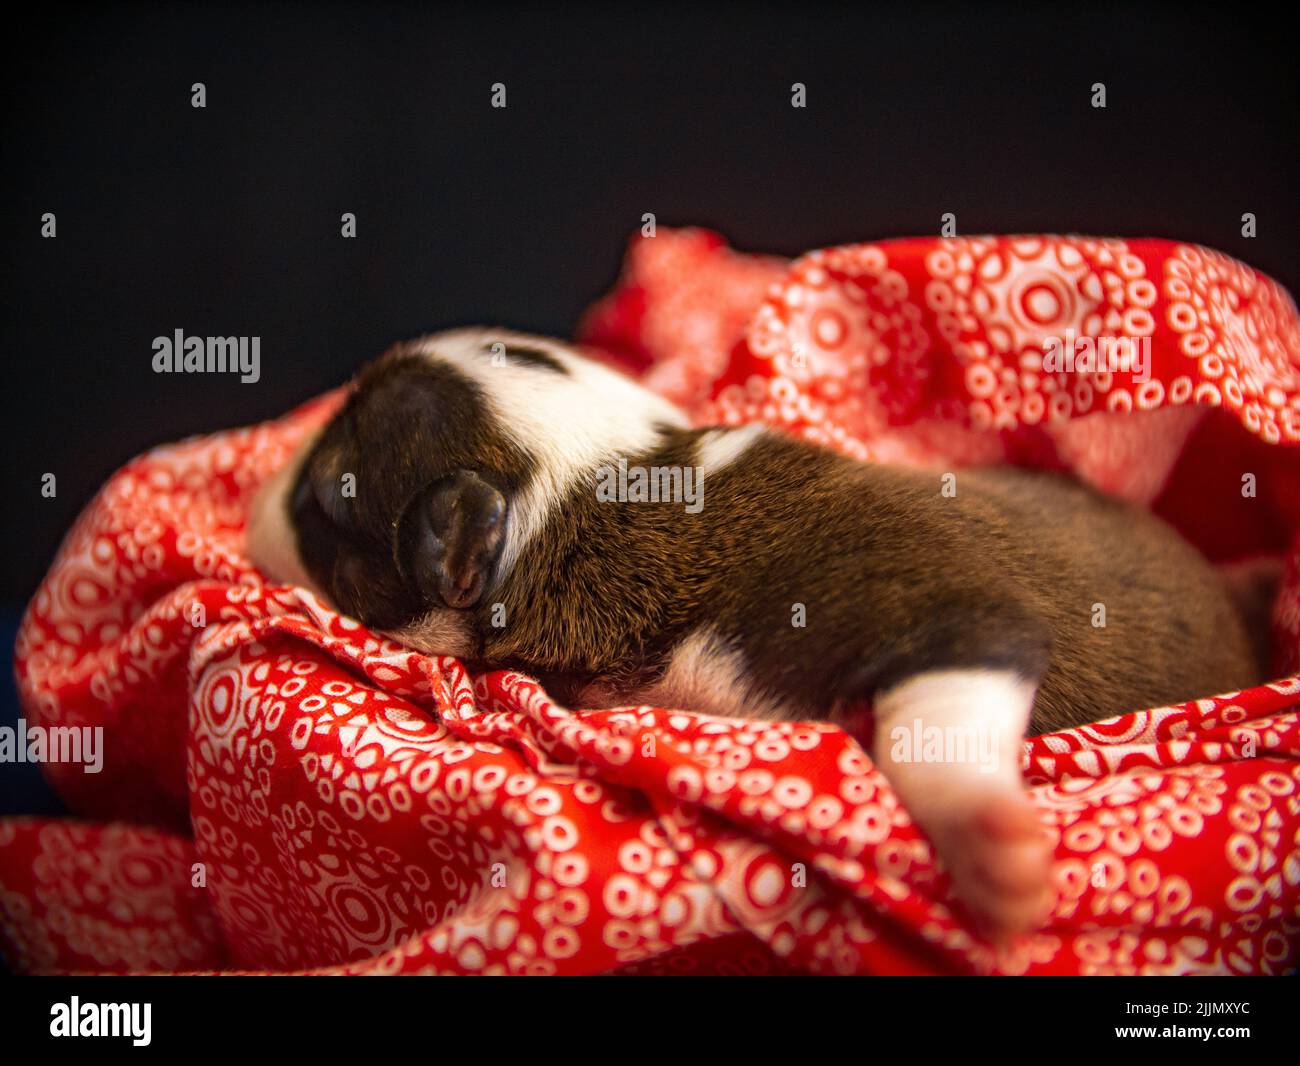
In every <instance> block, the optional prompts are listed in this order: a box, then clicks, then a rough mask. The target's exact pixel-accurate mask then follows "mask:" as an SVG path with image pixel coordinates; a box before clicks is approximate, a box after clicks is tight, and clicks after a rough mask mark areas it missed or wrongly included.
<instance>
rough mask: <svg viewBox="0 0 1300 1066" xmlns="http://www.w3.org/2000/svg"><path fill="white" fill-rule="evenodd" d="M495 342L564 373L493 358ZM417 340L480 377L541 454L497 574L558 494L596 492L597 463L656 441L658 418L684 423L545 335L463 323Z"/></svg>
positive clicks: (493, 402) (512, 518)
mask: <svg viewBox="0 0 1300 1066" xmlns="http://www.w3.org/2000/svg"><path fill="white" fill-rule="evenodd" d="M495 341H501V342H503V343H505V344H509V343H511V342H517V343H518V344H520V345H526V346H528V347H531V348H538V349H542V350H544V351H545V352H547V354H549V355H551V356H553V357H554V358H555V359H556V360H557V361H559V362H560V363H562V364H563V365H564V366H565V368H566V369H567V370H568V371H569V373H568V374H567V375H560V374H556V373H555V372H554V371H551V370H547V369H545V368H541V367H529V366H526V365H520V364H517V363H510V362H507V363H505V364H504V365H499V364H497V363H494V361H493V358H492V353H491V345H492V344H493V342H495ZM416 346H417V348H418V350H420V351H421V352H422V353H424V354H425V355H426V356H427V357H430V358H434V359H442V360H445V361H446V362H447V363H448V364H450V365H452V366H454V367H455V368H456V369H457V370H459V371H460V372H461V373H462V374H464V375H465V376H467V377H468V378H470V379H471V380H472V381H474V382H476V383H477V384H478V385H479V386H480V387H481V388H482V390H483V393H484V396H485V398H486V400H487V402H488V404H489V405H490V407H491V410H492V413H493V414H494V416H495V417H496V418H497V419H498V420H499V421H500V423H501V426H502V428H503V430H504V431H505V432H506V433H507V434H509V436H510V437H511V438H512V439H513V440H514V441H515V443H517V444H518V445H519V446H520V447H521V448H523V449H524V450H525V451H526V452H528V453H529V454H530V455H531V456H532V457H533V459H534V460H535V461H536V463H537V469H536V472H535V474H534V476H533V479H532V480H531V481H530V482H529V484H528V485H527V486H526V487H525V488H524V489H523V491H522V492H521V493H520V494H519V496H518V498H517V499H515V500H514V501H512V504H511V507H510V513H509V515H508V517H507V519H506V535H505V544H504V546H503V547H502V551H501V559H500V563H499V565H498V567H497V582H498V583H499V582H500V580H501V579H502V578H503V577H505V575H507V574H509V573H510V571H511V569H512V568H513V567H514V564H515V562H516V561H517V560H518V558H519V556H520V553H521V552H522V551H523V549H524V546H525V545H526V544H527V543H528V542H529V540H531V539H532V537H533V536H535V535H536V534H537V532H538V530H540V529H541V528H542V527H543V526H544V525H545V523H546V519H547V516H548V514H549V512H550V509H551V508H552V507H554V506H555V503H556V501H557V500H559V499H562V498H563V497H564V496H566V495H567V494H568V493H570V492H571V491H573V489H574V488H575V487H576V486H579V485H586V484H590V485H591V486H592V491H593V492H594V491H595V477H596V471H597V469H598V468H599V467H600V466H601V465H602V464H604V463H609V462H614V461H617V460H618V459H619V458H630V457H631V456H634V455H636V454H637V453H639V452H644V451H646V450H647V449H649V448H651V447H653V446H654V444H655V443H656V442H657V441H658V439H659V436H660V434H659V431H658V429H657V428H656V426H657V425H658V424H663V425H668V426H673V427H675V428H681V429H684V428H686V427H687V426H688V425H689V422H688V420H687V418H686V416H685V414H683V413H682V412H681V411H680V410H679V409H678V408H677V407H674V406H673V405H672V404H671V403H669V402H668V401H667V400H665V399H664V398H663V397H661V396H658V395H656V394H655V393H653V392H650V391H649V390H648V389H645V388H642V387H641V386H640V385H638V384H637V383H636V382H634V381H632V380H631V379H630V378H626V377H624V376H623V375H622V374H619V373H617V372H615V371H613V370H611V369H609V368H608V367H605V366H602V365H600V364H599V363H596V362H594V361H592V360H590V359H586V358H583V357H582V356H580V355H578V354H577V353H576V352H574V351H572V350H571V349H569V348H567V347H565V346H564V345H562V344H557V343H555V342H554V341H549V340H546V339H545V338H541V337H533V336H528V335H525V334H519V333H511V332H509V331H507V330H495V329H463V330H455V331H452V332H450V333H438V334H434V335H432V336H429V337H426V338H424V339H423V340H421V341H418V342H417V344H416Z"/></svg>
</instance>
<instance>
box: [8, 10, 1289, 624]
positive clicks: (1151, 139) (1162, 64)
mask: <svg viewBox="0 0 1300 1066" xmlns="http://www.w3.org/2000/svg"><path fill="white" fill-rule="evenodd" d="M1267 10H1268V9H1265V8H1261V9H1251V8H1247V7H1243V6H1240V5H1219V6H1218V7H1216V8H1193V9H1187V8H1183V7H1162V8H1154V9H1138V8H1124V7H1113V8H1112V7H1105V6H1100V5H1096V4H1086V5H1084V4H1080V5H1078V6H1077V7H1076V8H1074V9H1069V8H1063V9H1055V10H1051V11H1048V12H1030V11H1019V10H1017V9H1015V8H1002V7H971V8H957V7H953V8H933V7H932V8H917V7H915V6H914V5H910V4H909V5H907V7H906V10H902V9H901V5H900V7H898V8H895V7H891V8H870V7H853V8H843V9H835V8H829V9H795V8H777V7H746V8H742V7H726V8H717V9H714V8H701V7H698V6H696V7H692V8H691V9H689V10H688V9H680V10H679V9H674V8H666V9H660V10H656V9H644V10H638V9H633V8H618V9H614V10H611V9H607V8H605V7H591V8H571V9H564V10H554V11H551V10H544V9H541V8H522V9H517V8H512V7H510V6H508V5H503V4H499V3H496V2H493V3H480V4H478V5H475V6H472V7H466V8H461V9H449V8H445V7H438V8H427V9H426V8H417V7H409V8H407V7H367V8H358V9H356V10H352V9H346V8H341V7H328V8H306V7H271V8H265V7H248V8H210V7H209V8H182V7H166V6H156V7H154V6H148V7H125V8H124V7H119V8H99V7H82V8H52V7H42V8H41V9H40V11H39V13H38V14H37V15H36V16H35V20H34V21H29V22H27V23H25V24H19V25H11V26H10V27H8V28H7V33H6V37H7V40H6V42H5V44H4V45H3V46H2V47H3V48H4V50H5V55H4V63H3V80H4V101H3V105H2V106H3V140H2V143H3V151H4V159H3V174H4V178H3V180H4V182H5V186H6V187H5V190H4V193H5V195H4V198H3V203H2V205H0V207H2V210H0V215H2V218H3V227H4V230H3V238H4V267H3V269H4V292H5V306H6V311H5V315H4V322H3V328H4V376H3V381H4V386H3V388H4V393H5V397H6V403H5V412H4V417H5V420H6V423H5V428H6V431H7V432H6V436H7V439H8V445H9V446H8V448H7V449H6V462H4V464H3V467H4V470H5V473H4V477H5V481H6V485H5V489H6V491H5V497H4V531H5V543H4V550H3V552H0V601H4V602H8V603H9V604H10V607H11V609H12V608H15V607H17V606H18V605H20V604H21V603H22V602H23V601H24V600H25V599H26V598H27V597H28V596H29V595H30V594H31V592H32V590H33V589H34V588H35V585H36V583H37V582H38V581H39V579H40V577H41V575H42V573H43V571H44V569H45V567H46V566H47V565H48V563H49V561H50V559H51V557H52V555H53V553H54V551H55V549H56V548H57V545H58V541H59V538H60V537H61V536H62V534H63V533H64V531H65V530H66V529H67V527H68V526H69V524H70V523H71V521H72V519H73V518H74V517H75V515H76V513H77V512H78V511H79V510H80V509H81V507H82V506H83V505H84V504H85V502H86V501H87V500H88V499H89V498H90V496H91V495H92V494H93V492H94V491H95V490H96V489H97V488H98V487H99V486H100V485H101V484H102V483H103V481H104V479H105V477H106V476H107V475H108V474H109V473H110V472H111V471H112V469H113V468H115V467H116V466H118V465H120V464H121V463H122V462H123V461H125V460H126V459H128V458H129V457H131V456H132V455H133V454H135V453H137V452H139V451H141V450H142V449H144V448H146V447H148V446H150V445H153V444H156V443H159V442H162V441H166V440H171V439H175V438H177V437H180V436H183V435H187V434H190V433H195V432H200V431H207V430H214V429H218V428H221V427H225V426H232V425H238V424H242V423H247V422H250V421H255V420H259V419H263V418H268V417H271V416H274V415H276V414H279V413H280V412H282V411H284V410H285V409H287V408H288V407H290V406H291V405H293V404H295V403H296V402H298V401H299V400H302V399H304V398H306V397H308V396H310V395H312V394H314V393H316V392H319V391H321V390H323V389H325V388H326V387H329V386H331V385H334V384H337V383H339V382H341V381H343V380H345V379H346V378H347V377H348V376H349V375H350V374H351V372H352V371H353V370H354V369H355V368H356V367H357V366H358V365H359V364H360V363H361V362H362V361H364V360H365V359H367V358H369V357H370V356H372V355H374V354H376V353H377V352H378V351H379V350H380V349H382V348H383V347H385V346H386V345H387V344H388V343H389V342H390V341H392V340H395V339H397V338H399V337H403V336H409V335H412V334H415V333H418V332H421V331H425V330H429V329H434V328H440V327H444V326H448V325H452V324H457V323H466V322H480V321H481V322H489V323H498V324H508V325H512V326H515V327H519V328H523V329H528V330H537V331H544V332H551V333H555V334H560V335H564V334H568V333H570V332H571V331H572V328H573V325H574V323H575V320H576V318H577V316H578V315H579V313H580V312H581V310H582V309H583V308H584V307H585V306H586V305H587V304H588V303H589V302H590V301H591V300H592V299H594V298H595V297H597V296H598V295H600V294H601V293H602V292H604V291H605V290H606V289H607V288H608V287H609V286H610V285H611V284H612V282H613V281H614V279H615V276H616V273H617V269H618V266H619V262H620V259H621V255H622V252H623V248H624V245H625V242H626V240H627V238H628V237H629V236H630V235H631V234H632V233H633V231H634V230H636V229H637V227H638V226H639V225H640V219H641V215H642V214H643V213H644V212H647V211H652V212H654V213H655V214H656V215H657V216H658V221H659V223H660V224H661V225H673V224H692V223H695V224H704V225H709V226H712V227H715V228H718V229H720V230H721V231H722V232H723V233H724V234H726V235H727V236H728V238H729V239H730V240H731V241H732V242H733V243H734V244H735V245H736V246H738V247H740V248H743V249H748V250H757V251H772V252H780V253H785V254H796V253H798V252H801V251H803V250H806V249H808V248H810V247H814V246H817V245H823V244H829V243H840V242H847V241H855V240H869V239H872V238H877V237H883V236H898V235H907V234H916V233H934V232H936V231H937V229H938V226H939V220H940V216H941V214H943V213H944V212H946V211H952V212H954V213H955V214H956V216H957V225H958V229H959V231H960V232H963V233H974V232H1011V231H1044V230H1046V231H1057V232H1090V233H1102V234H1116V235H1127V236H1141V235H1158V236H1169V237H1178V238H1185V239H1190V240H1195V241H1200V242H1203V243H1206V244H1210V245H1214V246H1216V247H1219V248H1221V249H1223V250H1225V251H1228V252H1230V253H1232V254H1234V255H1237V256H1239V257H1241V258H1243V259H1246V260H1247V261H1249V262H1251V263H1252V264H1254V265H1256V266H1258V267H1260V268H1262V269H1264V270H1266V271H1268V272H1270V273H1272V274H1274V275H1275V276H1276V277H1278V278H1279V279H1280V280H1281V281H1282V282H1283V283H1284V284H1286V285H1287V286H1288V287H1290V288H1292V289H1293V290H1294V289H1295V287H1296V283H1297V281H1300V271H1298V270H1297V254H1296V250H1297V248H1298V247H1300V243H1298V242H1300V228H1298V227H1300V212H1297V211H1296V205H1295V195H1294V189H1295V185H1296V176H1297V151H1296V137H1295V132H1296V123H1295V116H1296V113H1297V105H1298V104H1300V100H1298V98H1297V97H1298V93H1297V74H1296V63H1295V45H1294V38H1293V36H1292V34H1291V31H1290V30H1289V29H1284V26H1283V25H1282V24H1281V23H1279V22H1278V21H1277V19H1278V18H1279V17H1280V15H1278V14H1269V13H1266V12H1267ZM1275 10H1277V11H1279V12H1280V10H1281V9H1280V8H1276V9H1275ZM6 17H7V18H13V17H14V16H13V13H12V12H11V13H9V14H8V15H7V16H6ZM196 81H201V82H203V83H205V84H206V86H207V94H208V96H207V100H208V106H207V108H206V109H204V110H196V109H194V108H192V107H191V106H190V86H191V84H192V83H194V82H196ZM497 81H501V82H504V83H505V84H506V86H507V90H508V101H509V106H508V108H507V109H505V110H504V111H502V110H493V109H492V108H491V107H490V106H489V95H490V86H491V84H492V83H493V82H497ZM795 81H801V82H804V83H805V84H806V85H807V92H808V106H807V108H806V109H803V110H796V109H794V108H792V107H791V106H790V86H791V83H793V82H795ZM1098 81H1100V82H1104V83H1105V85H1106V89H1107V95H1108V107H1107V108H1106V109H1105V110H1097V109H1094V108H1092V107H1091V106H1090V96H1091V86H1092V84H1093V83H1094V82H1098ZM46 211H53V212H55V213H56V215H57V217H58V236H57V238H56V239H53V240H43V239H42V238H41V237H40V218H41V215H42V213H43V212H46ZM345 211H351V212H355V213H356V215H357V218H358V237H357V239H355V240H345V239H343V238H342V237H341V236H340V233H339V227H340V221H339V216H340V215H341V214H342V213H343V212H345ZM1247 211H1249V212H1253V213H1255V214H1256V215H1257V216H1258V220H1259V235H1258V237H1257V238H1255V239H1253V240H1247V239H1243V238H1242V236H1241V233H1240V229H1241V221H1240V218H1241V215H1242V213H1243V212H1247ZM177 328H182V329H184V330H186V331H187V332H189V333H193V334H203V335H206V334H214V335H222V336H225V335H256V336H260V337H261V338H262V380H261V381H260V382H259V383H258V384H256V385H243V384H240V383H239V382H238V380H237V378H236V377H234V376H231V377H229V378H223V379H217V378H214V377H213V376H210V375H190V376H185V375H172V376H166V375H156V374H154V373H153V372H152V370H151V365H150V364H151V359H152V355H153V352H152V347H151V342H152V339H153V338H154V337H155V336H157V335H160V334H170V333H171V332H172V331H173V330H175V329H177ZM47 471H49V472H53V473H55V474H56V475H57V477H58V486H59V492H58V496H57V498H56V499H53V500H47V499H43V498H42V497H41V495H40V479H41V475H42V474H43V473H45V472H47Z"/></svg>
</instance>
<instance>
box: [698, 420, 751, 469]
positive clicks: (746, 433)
mask: <svg viewBox="0 0 1300 1066" xmlns="http://www.w3.org/2000/svg"><path fill="white" fill-rule="evenodd" d="M766 431H767V427H766V426H764V425H762V424H760V423H758V422H753V423H750V424H749V425H747V426H741V427H740V428H739V429H711V430H709V431H708V432H707V433H705V434H703V435H702V436H701V437H700V443H699V448H698V450H697V451H696V455H695V462H696V464H697V465H698V466H699V467H700V470H701V471H702V472H703V473H704V474H705V475H706V476H708V475H710V474H716V473H717V472H718V471H719V470H722V469H724V468H725V467H728V466H730V465H731V464H732V463H734V462H735V461H736V460H737V459H739V458H740V457H741V456H742V455H744V454H745V452H747V451H748V450H749V449H750V447H751V446H753V444H754V442H755V441H757V440H758V438H759V437H761V436H762V435H763V434H764V433H765V432H766Z"/></svg>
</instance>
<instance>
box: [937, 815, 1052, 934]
mask: <svg viewBox="0 0 1300 1066" xmlns="http://www.w3.org/2000/svg"><path fill="white" fill-rule="evenodd" d="M929 821H930V822H931V824H930V826H929V827H928V831H929V835H930V837H931V839H932V840H933V842H934V845H935V847H936V848H937V849H938V852H939V858H940V860H941V861H942V862H943V863H944V865H945V866H947V868H948V872H949V874H950V875H951V877H952V882H953V891H954V893H955V894H956V896H957V898H958V899H959V900H960V901H961V903H962V904H963V905H964V907H965V908H966V909H967V910H968V911H969V912H970V913H971V915H972V916H973V917H974V918H975V919H976V921H977V922H978V923H979V925H980V927H981V928H982V929H983V930H984V932H986V933H987V934H988V935H989V937H990V938H992V939H993V940H994V941H997V942H1004V941H1006V940H1008V939H1010V938H1011V937H1013V936H1015V935H1017V934H1019V933H1031V932H1034V931H1036V930H1037V929H1039V928H1040V927H1041V926H1042V924H1043V922H1044V921H1045V920H1046V919H1047V916H1048V914H1049V913H1050V911H1051V908H1052V905H1053V904H1054V902H1055V893H1054V891H1053V889H1052V884H1051V869H1052V845H1051V841H1050V840H1049V839H1048V836H1047V834H1046V832H1045V831H1044V830H1043V827H1042V825H1041V824H1040V823H1039V821H1038V816H1037V814H1036V813H1035V811H1034V807H1033V804H1031V803H1030V802H1029V798H1028V797H1027V796H1025V795H1024V794H1023V793H1021V792H1019V791H1012V790H997V791H989V792H984V793H981V794H977V795H972V796H970V797H969V801H968V802H966V803H959V804H956V805H954V806H953V807H952V808H950V813H948V814H945V815H943V816H940V817H938V818H932V819H929Z"/></svg>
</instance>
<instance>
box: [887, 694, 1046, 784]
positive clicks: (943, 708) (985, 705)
mask: <svg viewBox="0 0 1300 1066" xmlns="http://www.w3.org/2000/svg"><path fill="white" fill-rule="evenodd" d="M1034 692H1035V686H1034V685H1033V684H1032V683H1031V682H1028V681H1026V680H1025V679H1024V678H1022V677H1021V676H1019V675H1018V674H1016V673H1015V672H1014V671H1010V670H989V669H960V670H934V671H929V672H927V673H922V674H917V675H915V676H913V677H909V678H907V679H906V680H904V681H903V682H901V683H900V684H898V685H895V686H894V687H893V688H891V689H888V690H886V691H884V692H881V693H878V694H877V695H876V697H875V699H874V700H873V701H872V703H873V709H874V713H875V719H876V731H875V737H874V742H873V744H872V748H873V752H872V754H873V758H874V759H875V761H876V763H877V764H878V765H880V766H881V768H882V769H884V770H885V772H886V773H887V774H888V775H889V778H890V780H891V781H892V782H893V783H894V785H895V786H896V787H897V788H898V790H899V793H900V795H902V796H903V798H904V803H905V804H906V805H907V806H908V807H909V808H916V807H921V808H925V807H928V806H940V805H943V804H944V803H951V802H955V801H959V798H960V797H961V796H962V795H965V794H969V793H970V791H971V789H972V787H973V786H976V785H978V786H979V787H980V788H981V789H983V788H987V787H990V786H991V787H1008V786H1010V787H1014V788H1017V789H1018V788H1019V787H1020V783H1021V777H1020V752H1021V748H1022V745H1023V742H1024V736H1025V730H1026V729H1027V728H1028V726H1029V715H1030V712H1031V711H1032V709H1033V706H1034ZM934 729H938V730H941V731H946V732H947V735H950V736H961V732H962V731H969V730H972V729H973V730H975V731H977V734H978V736H979V738H980V739H981V740H983V739H984V738H987V740H988V741H989V743H990V744H991V746H992V751H993V752H994V753H995V756H996V761H995V763H994V765H993V766H992V767H989V766H986V765H981V764H980V763H979V762H978V761H976V760H970V761H959V762H943V763H935V762H927V761H926V760H925V759H917V758H911V759H898V758H896V757H895V754H894V752H895V750H896V743H897V741H898V740H899V739H900V737H902V738H904V739H909V738H906V737H905V736H904V733H900V732H899V731H900V730H901V731H907V730H912V731H914V734H915V735H923V734H925V731H928V730H934ZM926 735H928V734H926ZM938 735H940V736H942V735H944V734H942V733H941V734H938ZM921 782H924V783H925V784H924V787H923V788H919V787H918V786H920V784H921Z"/></svg>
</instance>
